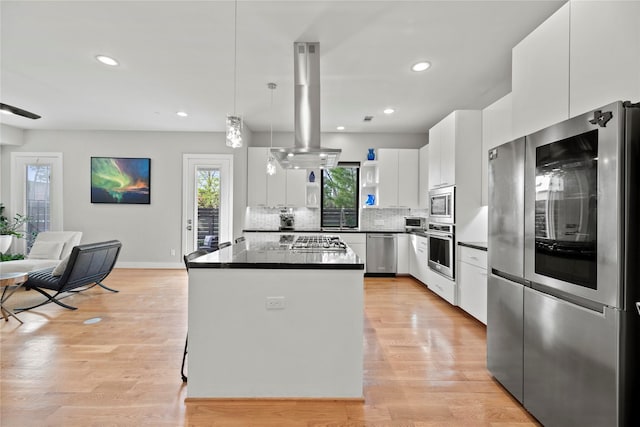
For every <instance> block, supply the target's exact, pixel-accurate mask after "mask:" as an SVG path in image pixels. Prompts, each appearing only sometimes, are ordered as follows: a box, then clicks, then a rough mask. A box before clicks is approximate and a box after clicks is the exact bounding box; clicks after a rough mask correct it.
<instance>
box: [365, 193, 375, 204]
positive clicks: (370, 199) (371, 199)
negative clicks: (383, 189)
mask: <svg viewBox="0 0 640 427" xmlns="http://www.w3.org/2000/svg"><path fill="white" fill-rule="evenodd" d="M366 204H367V206H373V205H375V204H376V196H374V195H373V194H369V195H367V201H366Z"/></svg>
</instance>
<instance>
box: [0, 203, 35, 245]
mask: <svg viewBox="0 0 640 427" xmlns="http://www.w3.org/2000/svg"><path fill="white" fill-rule="evenodd" d="M3 212H4V205H3V204H2V203H0V253H3V254H4V253H5V252H7V250H9V247H10V246H11V243H12V241H13V236H16V237H17V238H18V239H20V238H22V237H24V233H25V231H24V229H23V227H24V225H25V224H26V223H27V221H29V218H28V217H26V216H24V215H21V214H16V215H15V216H14V217H13V218H7V217H6V216H4V215H3Z"/></svg>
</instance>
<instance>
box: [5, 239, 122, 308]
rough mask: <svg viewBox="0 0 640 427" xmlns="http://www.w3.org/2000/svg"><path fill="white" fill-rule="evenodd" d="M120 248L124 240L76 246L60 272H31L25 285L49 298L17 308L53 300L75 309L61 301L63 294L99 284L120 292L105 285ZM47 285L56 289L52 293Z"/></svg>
mask: <svg viewBox="0 0 640 427" xmlns="http://www.w3.org/2000/svg"><path fill="white" fill-rule="evenodd" d="M121 248H122V244H121V243H120V242H119V241H117V240H110V241H107V242H99V243H89V244H86V245H78V246H74V248H73V249H72V250H71V254H70V255H69V261H68V263H67V267H66V268H65V270H64V271H63V272H62V275H61V276H53V275H52V274H51V273H52V272H53V270H54V268H55V267H52V268H45V269H42V270H36V271H32V272H30V273H29V279H28V280H27V281H26V282H25V284H24V288H25V289H26V290H31V289H33V290H34V291H36V292H39V293H40V294H42V295H43V296H45V297H46V298H47V299H46V301H44V302H41V303H39V304H35V305H33V306H30V307H22V308H18V309H16V310H15V311H16V312H22V311H25V310H31V309H33V308H36V307H40V306H42V305H45V304H48V303H50V302H53V303H55V304H58V305H59V306H61V307H64V308H67V309H69V310H76V309H77V307H73V306H71V305H68V304H65V303H63V302H62V301H60V299H61V298H62V296H61V295H62V294H63V293H66V292H74V293H78V292H83V291H86V290H88V289H91V288H93V287H94V286H96V285H98V286H100V287H101V288H103V289H105V290H107V291H110V292H119V291H117V290H116V289H112V288H110V287H108V286H105V285H104V284H103V283H102V281H103V280H104V279H105V278H106V277H107V276H108V275H109V274H110V273H111V271H112V270H113V267H114V266H115V263H116V260H117V259H118V255H119V254H120V249H121ZM44 289H47V290H50V291H54V292H55V293H54V294H53V295H52V294H51V293H49V292H47V291H45V290H44Z"/></svg>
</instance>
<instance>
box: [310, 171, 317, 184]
mask: <svg viewBox="0 0 640 427" xmlns="http://www.w3.org/2000/svg"><path fill="white" fill-rule="evenodd" d="M309 182H316V174H315V173H313V171H311V173H310V174H309Z"/></svg>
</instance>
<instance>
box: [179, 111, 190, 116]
mask: <svg viewBox="0 0 640 427" xmlns="http://www.w3.org/2000/svg"><path fill="white" fill-rule="evenodd" d="M176 114H177V115H178V116H180V117H187V116H188V114H187V113H185V112H184V111H178V112H177V113H176Z"/></svg>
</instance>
